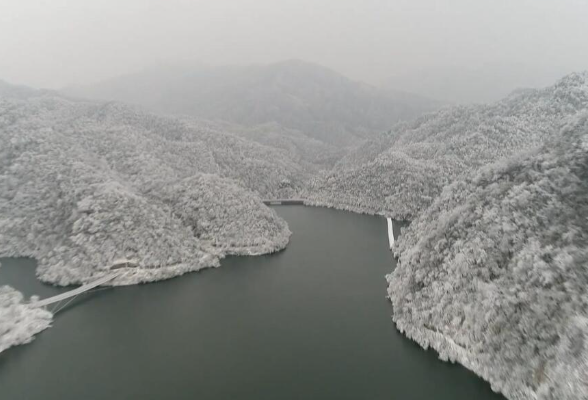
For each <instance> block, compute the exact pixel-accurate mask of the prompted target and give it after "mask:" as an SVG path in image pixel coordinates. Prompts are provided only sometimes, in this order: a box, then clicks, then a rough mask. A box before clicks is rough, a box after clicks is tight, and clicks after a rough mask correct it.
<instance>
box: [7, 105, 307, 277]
mask: <svg viewBox="0 0 588 400" xmlns="http://www.w3.org/2000/svg"><path fill="white" fill-rule="evenodd" d="M0 110H1V112H0V141H1V142H2V143H3V145H2V146H1V147H0V254H1V255H2V256H31V257H35V258H37V259H38V261H39V267H38V270H37V273H38V275H39V277H40V278H41V279H42V280H44V281H48V282H52V283H56V284H63V285H65V284H72V283H79V282H84V281H87V280H89V279H92V278H93V277H95V276H96V275H99V274H101V273H103V272H104V270H105V269H106V268H108V267H109V266H110V265H112V264H113V262H114V261H115V260H116V259H119V258H128V259H135V260H136V261H137V264H138V268H136V269H133V270H132V271H129V273H128V274H127V275H125V278H124V279H120V280H119V281H118V283H135V282H141V281H150V280H157V279H162V278H167V277H171V276H175V275H178V274H182V273H184V272H187V271H194V270H198V269H200V268H204V267H210V266H216V265H218V258H219V257H222V256H223V255H225V254H262V253H267V252H272V251H276V250H279V249H281V248H283V247H285V245H286V243H287V241H288V237H289V235H290V232H289V230H288V227H287V225H286V223H285V221H283V220H282V219H281V218H279V217H278V216H277V215H276V214H275V212H273V211H272V210H270V209H269V208H267V207H265V206H264V205H263V204H262V203H261V200H260V199H259V197H258V196H259V195H264V196H271V195H272V194H275V195H276V196H279V195H281V193H283V192H284V190H285V191H288V190H292V188H293V185H296V182H298V180H299V179H301V178H300V174H302V173H303V171H302V169H301V168H300V167H298V166H296V165H295V164H294V163H293V162H291V161H290V160H288V157H287V154H285V152H280V151H278V150H276V149H272V148H269V147H265V146H262V145H259V144H256V143H252V142H248V141H245V140H243V139H240V138H238V137H235V136H232V135H227V134H221V133H219V132H209V131H207V130H206V129H196V128H194V127H193V126H188V125H186V124H185V123H183V122H181V121H177V120H174V119H172V118H164V117H158V116H155V115H151V114H148V113H144V112H141V111H139V110H136V109H134V108H129V107H126V106H122V105H120V104H100V103H91V102H83V101H70V100H67V99H63V98H59V97H55V96H51V95H41V94H39V95H37V96H35V95H33V96H28V97H26V98H24V99H22V98H19V99H14V98H9V97H0ZM246 188H248V189H246ZM254 192H257V194H255V193H254Z"/></svg>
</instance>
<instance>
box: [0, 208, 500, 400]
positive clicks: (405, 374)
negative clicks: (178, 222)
mask: <svg viewBox="0 0 588 400" xmlns="http://www.w3.org/2000/svg"><path fill="white" fill-rule="evenodd" d="M275 209H276V211H277V212H278V213H279V214H280V215H281V216H282V217H283V218H285V219H286V220H287V221H288V223H289V225H290V229H291V230H292V232H293V235H292V238H291V242H290V244H289V245H288V248H287V249H286V250H285V251H282V252H280V253H277V254H273V255H269V256H262V257H230V258H227V259H225V260H223V262H222V266H221V267H220V268H216V269H209V270H205V271H202V272H198V273H191V274H188V275H184V276H182V277H179V278H175V279H171V280H168V281H164V282H158V283H154V284H146V285H137V286H129V287H118V288H109V289H105V290H100V291H97V292H94V293H90V294H88V295H84V296H83V297H81V298H78V299H76V301H75V302H74V303H72V304H71V305H70V306H68V307H67V308H65V309H64V310H63V311H61V312H60V313H58V314H57V315H56V317H55V320H54V322H53V327H52V328H50V329H48V330H46V331H45V332H43V333H41V334H40V335H38V336H37V338H36V339H35V340H34V341H33V342H32V343H31V344H28V345H24V346H17V347H14V348H11V349H9V350H7V351H5V352H4V353H0V399H2V400H13V399H14V400H37V399H38V400H53V399H54V400H81V399H83V400H92V399H100V400H103V399H112V400H115V399H144V400H148V399H149V400H150V399H158V400H159V399H174V400H181V399H186V400H187V399H190V400H194V399H199V400H203V399H205V400H213V399H214V400H217V399H218V400H224V399H251V400H265V399H267V400H289V399H321V400H328V399H333V400H335V399H336V400H341V399H353V400H361V399H366V400H371V399H398V400H409V399H410V400H419V399H422V400H433V399H435V400H437V399H438V400H442V399H447V400H460V399H464V400H471V399H476V400H485V399H504V398H503V397H502V396H500V395H498V394H496V393H493V392H492V391H491V390H490V386H489V384H488V383H486V382H484V381H483V380H481V379H480V378H478V377H477V376H476V375H474V374H473V373H471V372H469V371H468V370H466V369H465V368H463V367H461V366H459V365H454V364H449V363H444V362H442V361H440V360H438V358H437V355H436V353H435V352H434V351H431V350H429V351H424V350H423V349H422V348H421V347H419V346H418V345H416V344H415V343H413V342H412V341H410V340H408V339H406V338H405V337H404V336H402V335H401V334H400V333H399V332H398V331H397V330H396V329H395V327H394V323H393V321H392V318H391V313H392V308H391V304H390V302H389V301H388V300H387V299H386V297H385V296H386V280H385V278H384V275H385V274H387V273H389V272H390V271H392V269H393V268H394V261H393V258H392V255H391V253H390V251H389V250H388V239H387V237H386V220H385V219H384V218H382V217H374V216H365V215H357V214H353V213H348V212H342V211H335V210H329V209H325V208H314V207H302V206H282V207H276V208H275ZM2 264H3V265H2V267H1V268H0V285H1V284H10V285H12V286H14V287H16V288H17V289H19V290H20V291H22V292H24V293H25V294H26V295H31V294H39V295H41V297H47V296H51V295H54V294H56V293H59V292H60V291H63V290H64V289H59V288H53V287H50V286H46V285H43V284H41V283H39V282H38V281H36V280H35V279H34V266H35V263H34V261H33V260H28V259H4V260H2Z"/></svg>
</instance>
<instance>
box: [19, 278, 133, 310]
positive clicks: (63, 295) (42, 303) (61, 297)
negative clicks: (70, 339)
mask: <svg viewBox="0 0 588 400" xmlns="http://www.w3.org/2000/svg"><path fill="white" fill-rule="evenodd" d="M122 274H123V271H122V270H117V271H113V272H111V273H109V274H107V275H105V276H103V277H101V278H98V279H96V280H95V281H92V282H90V283H86V284H85V285H82V286H80V287H78V288H75V289H73V290H70V291H68V292H65V293H61V294H58V295H57V296H53V297H48V298H46V299H42V300H39V301H35V302H32V303H30V305H31V306H32V307H47V306H49V305H51V304H56V303H60V302H62V301H64V300H67V299H71V300H70V301H72V300H73V299H74V298H75V297H77V296H79V295H80V294H82V293H86V292H88V291H90V290H92V289H94V288H96V287H98V286H100V285H103V284H105V283H106V282H110V281H112V280H113V279H114V278H116V277H117V276H119V275H122ZM68 303H69V302H68ZM64 307H65V306H64ZM61 308H63V307H61Z"/></svg>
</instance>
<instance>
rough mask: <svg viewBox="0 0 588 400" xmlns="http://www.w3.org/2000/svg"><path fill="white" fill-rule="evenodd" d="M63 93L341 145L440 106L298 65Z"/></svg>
mask: <svg viewBox="0 0 588 400" xmlns="http://www.w3.org/2000/svg"><path fill="white" fill-rule="evenodd" d="M65 92H66V93H68V94H72V95H75V96H80V97H87V98H95V99H102V100H118V101H124V102H127V103H133V104H139V105H142V106H145V107H148V108H149V109H151V110H155V111H158V112H166V113H173V114H185V115H191V116H196V117H201V118H207V119H215V120H224V121H230V122H234V123H238V124H242V125H247V126H255V125H259V124H265V123H277V124H279V125H281V126H282V127H284V129H296V130H298V131H301V132H302V133H304V134H305V135H306V136H308V137H309V138H312V139H317V140H320V141H322V142H325V143H329V144H334V145H338V146H346V145H351V144H354V143H357V142H358V141H361V140H363V139H366V138H369V137H371V136H372V135H373V134H376V133H378V132H380V131H383V130H387V129H389V128H390V126H392V125H393V124H394V123H396V122H397V121H400V120H406V119H412V118H414V117H416V116H418V115H420V114H422V113H423V112H425V111H429V110H432V109H434V108H436V107H437V106H438V104H437V103H436V102H433V101H431V100H428V99H425V98H420V97H418V96H409V95H407V94H404V93H393V92H391V91H384V90H379V89H377V88H375V87H372V86H369V85H366V84H363V83H359V82H355V81H352V80H350V79H348V78H345V77H344V76H341V75H339V74H337V73H336V72H334V71H331V70H329V69H327V68H324V67H320V66H318V65H314V64H310V63H306V62H302V61H285V62H281V63H276V64H270V65H258V66H249V67H203V66H199V67H191V68H190V67H167V68H158V69H150V70H145V71H143V72H139V73H135V74H130V75H126V76H121V77H118V78H114V79H110V80H108V81H105V82H101V83H98V84H95V85H92V86H84V87H73V88H68V89H66V91H65Z"/></svg>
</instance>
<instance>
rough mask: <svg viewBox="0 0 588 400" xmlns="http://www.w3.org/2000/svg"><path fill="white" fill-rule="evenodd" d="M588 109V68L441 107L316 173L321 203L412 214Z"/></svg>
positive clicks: (313, 188)
mask: <svg viewBox="0 0 588 400" xmlns="http://www.w3.org/2000/svg"><path fill="white" fill-rule="evenodd" d="M586 109H588V73H581V74H572V75H569V76H567V77H565V78H563V79H562V80H560V81H559V82H557V83H556V84H555V85H553V86H551V87H548V88H545V89H540V90H526V91H520V92H518V93H514V94H513V95H511V96H509V97H508V98H506V99H504V100H502V101H500V102H498V103H495V104H491V105H476V106H467V107H464V106H460V107H452V108H447V109H443V110H440V111H437V112H435V113H431V114H428V115H426V116H423V117H421V118H419V119H418V120H416V121H415V122H412V123H402V124H398V125H396V126H395V127H394V128H393V129H392V130H391V131H390V132H389V133H388V134H386V135H380V136H378V137H377V138H376V139H374V140H373V141H370V142H368V143H365V144H364V145H363V146H361V147H360V148H358V149H357V150H356V151H355V152H352V153H350V154H348V155H347V156H345V157H344V158H343V159H341V160H340V161H339V162H338V163H337V164H336V165H335V167H334V168H333V169H332V170H331V171H329V172H325V173H324V174H322V176H319V177H318V178H316V179H313V181H312V182H311V184H310V185H309V187H308V189H307V193H306V194H305V197H307V198H309V199H311V200H312V202H314V203H315V204H318V205H326V206H333V207H337V208H342V209H350V210H352V211H357V212H366V213H383V214H387V215H389V216H393V217H396V218H399V219H412V218H414V216H415V215H417V214H418V213H419V212H421V211H422V210H424V209H425V208H426V207H427V206H428V205H430V204H431V202H432V201H433V199H434V198H435V197H436V196H437V195H438V194H439V193H440V192H441V190H442V188H443V187H444V186H445V185H447V184H448V183H450V182H452V181H453V180H455V179H456V178H458V177H459V176H461V175H462V174H464V173H467V172H469V171H472V170H475V169H477V168H479V167H481V166H483V165H485V164H488V163H490V162H493V161H495V160H497V159H500V158H502V157H507V156H509V155H512V154H515V153H516V152H519V151H522V150H525V149H532V148H534V147H536V146H538V145H540V144H541V143H542V142H543V141H544V140H545V139H547V138H549V137H550V136H552V135H553V133H554V132H557V131H558V127H559V126H560V125H561V124H562V123H564V122H565V121H566V119H567V118H570V117H573V116H574V115H576V114H577V113H578V112H581V111H583V110H586Z"/></svg>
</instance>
